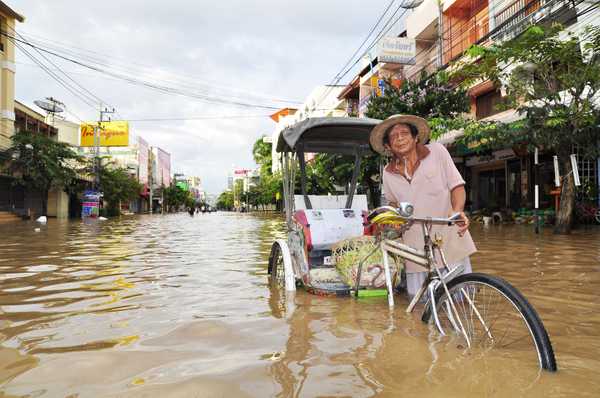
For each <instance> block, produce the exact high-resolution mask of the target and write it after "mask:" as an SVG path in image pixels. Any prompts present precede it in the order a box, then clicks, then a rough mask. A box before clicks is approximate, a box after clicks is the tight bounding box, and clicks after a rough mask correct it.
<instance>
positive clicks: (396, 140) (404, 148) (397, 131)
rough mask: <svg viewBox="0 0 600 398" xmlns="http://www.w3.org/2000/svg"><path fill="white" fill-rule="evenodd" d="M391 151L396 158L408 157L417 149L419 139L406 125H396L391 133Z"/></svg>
mask: <svg viewBox="0 0 600 398" xmlns="http://www.w3.org/2000/svg"><path fill="white" fill-rule="evenodd" d="M389 141H390V144H389V150H390V151H392V153H393V154H394V155H396V156H406V155H407V154H409V153H410V152H411V151H413V150H416V148H417V138H416V137H413V136H412V134H411V133H410V128H409V127H408V126H407V125H406V124H397V125H395V126H394V127H393V128H392V130H391V131H390V133H389Z"/></svg>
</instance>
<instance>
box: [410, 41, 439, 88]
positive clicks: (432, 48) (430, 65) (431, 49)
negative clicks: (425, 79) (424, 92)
mask: <svg viewBox="0 0 600 398" xmlns="http://www.w3.org/2000/svg"><path fill="white" fill-rule="evenodd" d="M420 44H421V43H420V42H419V41H417V56H416V57H415V61H416V62H415V64H414V65H406V66H405V67H404V77H405V78H406V79H407V80H411V81H419V80H420V79H421V73H423V72H425V74H426V75H431V74H432V73H434V72H435V71H436V69H437V66H438V62H437V58H438V51H437V47H438V46H437V43H436V42H431V41H428V42H426V46H423V47H422V46H421V45H420Z"/></svg>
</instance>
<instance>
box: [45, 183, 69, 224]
mask: <svg viewBox="0 0 600 398" xmlns="http://www.w3.org/2000/svg"><path fill="white" fill-rule="evenodd" d="M48 217H56V218H68V217H69V195H67V194H66V193H65V192H64V191H63V190H59V189H52V190H50V191H49V192H48Z"/></svg>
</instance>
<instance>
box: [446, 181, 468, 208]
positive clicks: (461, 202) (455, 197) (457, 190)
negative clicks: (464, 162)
mask: <svg viewBox="0 0 600 398" xmlns="http://www.w3.org/2000/svg"><path fill="white" fill-rule="evenodd" d="M466 200H467V191H465V186H464V185H458V186H456V187H454V189H453V190H452V191H451V192H450V203H451V204H452V210H453V211H454V212H455V213H461V212H463V211H464V210H465V201H466Z"/></svg>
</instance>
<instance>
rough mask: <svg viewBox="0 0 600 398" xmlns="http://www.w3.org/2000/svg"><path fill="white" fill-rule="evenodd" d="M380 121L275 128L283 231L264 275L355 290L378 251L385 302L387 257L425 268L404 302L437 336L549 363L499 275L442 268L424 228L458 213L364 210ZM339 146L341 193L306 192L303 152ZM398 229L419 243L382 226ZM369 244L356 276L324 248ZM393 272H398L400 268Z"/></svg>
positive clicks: (283, 283)
mask: <svg viewBox="0 0 600 398" xmlns="http://www.w3.org/2000/svg"><path fill="white" fill-rule="evenodd" d="M379 122H380V121H379V120H375V119H368V118H333V117H323V118H309V119H306V120H303V121H301V122H298V123H296V124H295V125H292V126H290V127H288V128H286V129H285V130H283V131H282V133H281V134H280V137H279V139H278V141H277V143H276V150H277V152H279V153H281V166H282V172H283V184H284V198H283V199H284V205H285V215H286V224H287V232H288V234H287V239H279V240H277V241H275V242H274V243H273V245H272V247H271V253H270V256H269V265H268V273H269V278H270V281H271V283H272V284H274V285H276V286H279V287H280V288H281V289H284V290H285V291H286V292H293V291H295V290H296V287H297V286H301V287H303V288H304V289H305V290H307V291H308V292H310V293H313V294H319V295H325V296H350V295H352V293H354V296H355V297H358V296H359V293H360V289H362V288H363V287H361V286H359V285H360V283H361V272H362V268H363V263H364V262H365V261H366V260H367V259H368V258H369V257H370V256H372V255H374V254H377V253H380V254H381V258H382V262H383V264H382V268H383V271H384V272H383V273H384V275H385V287H386V290H387V298H388V303H389V306H390V307H393V306H394V292H395V290H396V289H395V287H396V286H395V284H394V282H393V281H392V277H391V274H390V262H391V260H392V259H393V260H394V261H395V260H397V259H399V258H400V259H405V260H406V259H408V260H410V261H413V262H416V263H418V264H421V265H422V266H424V267H426V268H427V269H429V273H428V277H427V278H426V280H425V282H424V283H423V285H422V286H421V288H420V290H419V291H418V293H417V295H416V296H415V297H414V298H413V299H412V301H411V302H410V304H409V305H408V307H407V309H406V311H407V312H412V311H414V309H415V308H416V307H418V306H419V307H420V304H419V303H420V302H425V304H424V305H423V306H422V320H423V321H424V322H427V323H432V324H434V325H435V327H436V328H437V330H438V331H439V333H440V334H441V335H443V336H444V335H448V336H454V338H456V339H459V340H460V341H461V342H463V343H464V344H462V343H461V344H462V346H464V347H465V348H466V349H472V348H476V349H481V350H484V351H489V350H492V349H494V350H495V351H498V350H499V349H500V350H502V352H503V353H507V354H509V355H513V354H517V355H528V356H529V357H531V359H532V360H537V363H538V364H539V367H540V368H542V369H545V370H548V371H555V370H556V369H557V367H556V360H555V357H554V352H553V349H552V345H551V342H550V339H549V337H548V334H547V332H546V330H545V328H544V325H543V323H542V321H541V319H540V317H539V316H538V314H537V313H536V311H535V309H534V308H533V307H532V306H531V304H530V303H529V302H528V301H527V300H526V299H525V297H524V296H523V295H522V294H521V293H520V292H519V291H518V290H517V289H516V288H515V287H513V286H512V285H510V284H509V283H508V282H507V281H505V280H504V279H502V278H499V277H496V276H492V275H488V274H482V273H468V274H462V275H461V273H462V270H461V269H459V268H458V267H457V268H453V269H451V268H450V267H449V266H448V264H447V263H446V260H445V257H444V252H443V250H442V246H443V242H441V241H440V240H439V239H438V238H437V237H435V236H431V235H430V231H431V227H432V225H448V226H451V225H453V224H454V223H455V222H456V221H457V220H458V215H454V216H451V217H448V218H431V217H424V218H423V217H422V218H418V217H415V216H413V204H410V203H402V204H400V207H399V208H393V207H390V206H382V207H379V208H376V209H374V210H372V211H369V210H368V208H367V207H368V206H367V199H366V195H358V194H356V188H357V183H358V178H359V174H360V168H361V162H362V160H363V159H364V158H365V157H366V156H368V155H371V154H373V151H372V150H371V148H370V145H369V136H370V133H371V130H372V129H373V128H374V127H375V126H376V125H377V124H378V123H379ZM318 153H329V154H341V155H352V156H353V157H354V167H353V173H352V177H351V180H350V183H349V188H348V189H347V192H348V193H347V194H346V195H330V194H328V195H309V194H308V193H307V175H306V167H307V166H306V163H307V161H306V159H307V154H318ZM296 174H299V177H300V191H301V192H300V194H295V186H296V185H295V179H296V178H295V177H296ZM386 225H393V226H394V227H395V228H394V230H393V231H392V232H394V231H395V232H397V231H398V230H400V231H401V230H402V229H403V228H421V229H422V232H423V236H424V241H425V245H424V247H423V248H415V247H410V246H408V245H405V244H404V243H402V240H401V236H398V235H397V234H396V235H393V234H392V235H390V234H389V231H387V232H386V228H385V226H386ZM372 226H378V228H376V231H377V233H376V236H375V238H374V239H375V241H376V245H374V247H373V249H372V250H370V252H369V253H368V254H367V255H365V256H363V257H362V258H361V259H360V261H359V263H358V264H357V270H358V275H357V277H356V279H355V280H356V283H355V285H354V286H351V284H349V283H348V282H347V281H345V280H343V278H341V276H340V274H339V272H338V271H337V269H336V267H335V264H333V262H332V248H333V247H334V245H335V244H336V243H337V242H340V241H343V240H344V239H352V238H359V237H361V236H364V235H372V234H373V229H372V228H371V227H372ZM397 275H402V274H401V273H400V272H398V273H397Z"/></svg>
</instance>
